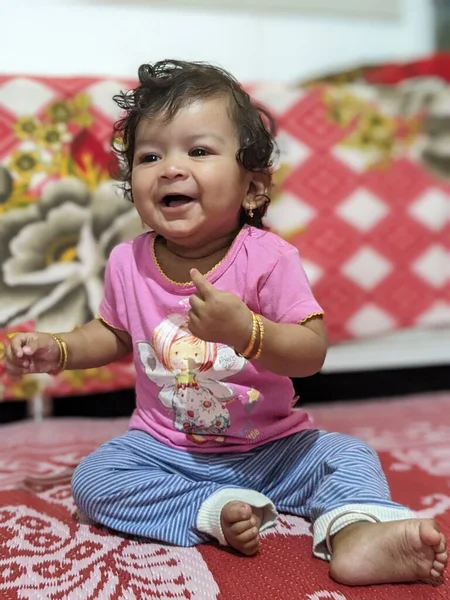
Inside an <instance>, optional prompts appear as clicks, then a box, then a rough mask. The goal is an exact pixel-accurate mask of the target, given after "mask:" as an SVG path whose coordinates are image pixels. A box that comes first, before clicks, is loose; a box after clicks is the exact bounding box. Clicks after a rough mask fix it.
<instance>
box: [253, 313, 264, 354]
mask: <svg viewBox="0 0 450 600" xmlns="http://www.w3.org/2000/svg"><path fill="white" fill-rule="evenodd" d="M256 318H257V320H258V326H259V345H258V350H257V351H256V354H255V356H254V360H257V359H258V358H259V357H260V356H261V352H262V348H263V342H264V323H263V320H262V319H261V317H260V315H256Z"/></svg>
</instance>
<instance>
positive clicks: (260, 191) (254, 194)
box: [247, 172, 272, 208]
mask: <svg viewBox="0 0 450 600" xmlns="http://www.w3.org/2000/svg"><path fill="white" fill-rule="evenodd" d="M271 188H272V175H271V174H270V173H267V172H264V173H263V172H258V173H252V179H251V181H250V183H249V186H248V191H247V198H248V199H249V200H251V202H252V203H253V206H254V208H258V207H259V206H262V205H263V204H265V203H266V202H267V199H268V198H269V197H270V191H271Z"/></svg>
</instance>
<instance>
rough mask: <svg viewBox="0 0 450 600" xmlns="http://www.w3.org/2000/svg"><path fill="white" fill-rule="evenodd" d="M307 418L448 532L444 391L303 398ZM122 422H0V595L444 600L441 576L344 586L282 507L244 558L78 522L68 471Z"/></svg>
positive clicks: (449, 439)
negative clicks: (354, 441) (373, 462)
mask: <svg viewBox="0 0 450 600" xmlns="http://www.w3.org/2000/svg"><path fill="white" fill-rule="evenodd" d="M310 412H311V413H312V415H313V417H314V418H315V421H316V424H317V426H318V427H323V428H325V429H328V430H336V431H342V432H347V433H350V434H353V435H357V436H359V437H362V438H364V439H365V440H366V441H368V442H369V443H370V444H371V445H372V446H373V447H374V448H375V449H376V450H377V451H378V452H379V454H380V458H381V460H382V463H383V466H384V468H385V471H386V473H387V476H388V479H389V482H390V485H391V489H392V494H393V497H394V499H395V500H397V501H398V502H401V503H404V504H407V505H408V506H410V508H412V509H414V510H416V511H417V512H418V513H419V515H420V516H423V517H433V518H436V519H437V520H438V522H439V523H440V525H441V527H442V529H443V530H444V531H446V532H447V534H449V535H450V392H437V393H432V394H419V395H416V396H407V397H402V398H397V399H395V398H394V399H388V400H382V399H377V400H374V401H367V400H365V401H364V402H361V403H358V402H354V401H353V402H349V403H347V404H345V403H336V402H335V403H332V404H330V405H323V404H320V405H314V406H312V407H311V409H310ZM126 425H127V420H126V419H123V418H116V419H90V418H61V419H49V420H47V421H44V422H43V423H41V424H39V423H32V422H27V421H21V422H16V423H11V424H5V425H1V426H0V598H2V599H3V598H4V599H5V600H9V599H19V598H27V599H32V600H41V599H49V600H91V599H92V600H93V599H97V598H99V599H101V600H102V599H104V600H118V599H121V600H122V599H124V600H128V599H130V600H132V599H136V600H137V599H146V600H147V599H153V598H158V599H162V600H166V599H167V600H169V599H172V600H173V599H178V598H180V599H183V600H186V599H189V600H240V599H242V600H244V599H245V600H253V599H255V600H256V599H258V600H291V599H297V598H298V599H301V600H357V599H358V600H366V599H367V600H371V599H373V600H390V599H393V598H399V599H404V600H407V599H412V598H414V600H443V599H449V600H450V585H449V584H448V582H447V583H446V582H443V583H442V584H441V585H440V586H438V587H430V586H427V585H425V584H421V583H415V584H410V585H397V586H392V585H387V586H381V587H367V588H358V589H356V588H346V587H345V586H341V585H338V584H336V583H334V582H333V581H332V580H331V579H330V578H329V576H328V569H327V564H326V563H324V562H322V561H319V560H317V559H314V558H312V556H311V532H310V527H309V524H308V523H306V522H305V521H303V520H302V519H298V518H295V517H291V516H282V518H280V520H279V523H278V525H277V527H276V528H275V529H274V530H271V531H270V532H268V533H267V534H265V536H264V544H263V547H262V551H261V553H260V555H258V556H257V557H254V558H251V559H246V558H243V557H240V556H237V555H235V554H233V553H231V552H227V551H224V550H221V549H219V548H217V547H216V546H215V545H212V544H211V545H204V546H200V547H198V548H189V549H182V548H176V547H169V546H162V545H160V544H157V543H151V542H143V541H140V540H130V539H127V538H124V537H122V536H119V535H115V534H113V533H111V532H108V531H104V530H102V529H100V528H97V527H94V526H91V525H90V524H88V523H85V522H83V521H81V522H80V521H79V519H78V518H77V516H76V513H75V510H74V505H73V501H72V498H71V495H70V486H69V480H70V473H71V470H72V468H73V466H74V465H76V464H77V463H78V461H79V460H80V459H81V458H82V457H83V456H85V455H86V454H87V453H89V452H90V451H91V450H92V449H94V448H95V447H96V446H97V445H99V444H100V443H102V442H103V441H105V440H107V439H109V438H111V437H113V436H115V435H118V434H120V433H122V432H123V431H125V429H126Z"/></svg>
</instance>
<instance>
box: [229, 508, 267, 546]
mask: <svg viewBox="0 0 450 600" xmlns="http://www.w3.org/2000/svg"><path fill="white" fill-rule="evenodd" d="M262 515H263V509H262V508H255V507H252V506H250V505H249V504H247V503H246V502H240V501H234V502H228V504H225V506H224V507H223V509H222V514H221V516H220V518H221V523H222V530H223V534H224V536H225V539H226V540H227V542H228V543H229V544H230V546H232V547H233V548H235V550H239V552H242V554H246V555H247V556H253V555H254V554H256V553H257V552H258V550H259V527H260V525H261V520H262Z"/></svg>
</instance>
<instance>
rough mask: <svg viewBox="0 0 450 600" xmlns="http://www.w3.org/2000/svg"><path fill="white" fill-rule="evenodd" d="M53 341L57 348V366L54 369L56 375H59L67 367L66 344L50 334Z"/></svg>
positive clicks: (67, 352)
mask: <svg viewBox="0 0 450 600" xmlns="http://www.w3.org/2000/svg"><path fill="white" fill-rule="evenodd" d="M52 337H53V339H54V340H55V341H56V343H57V344H58V348H59V361H58V366H57V367H56V373H61V371H65V369H66V367H67V362H68V360H69V351H68V348H67V343H66V342H65V341H64V340H63V339H62V338H61V337H59V335H54V334H52Z"/></svg>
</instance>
